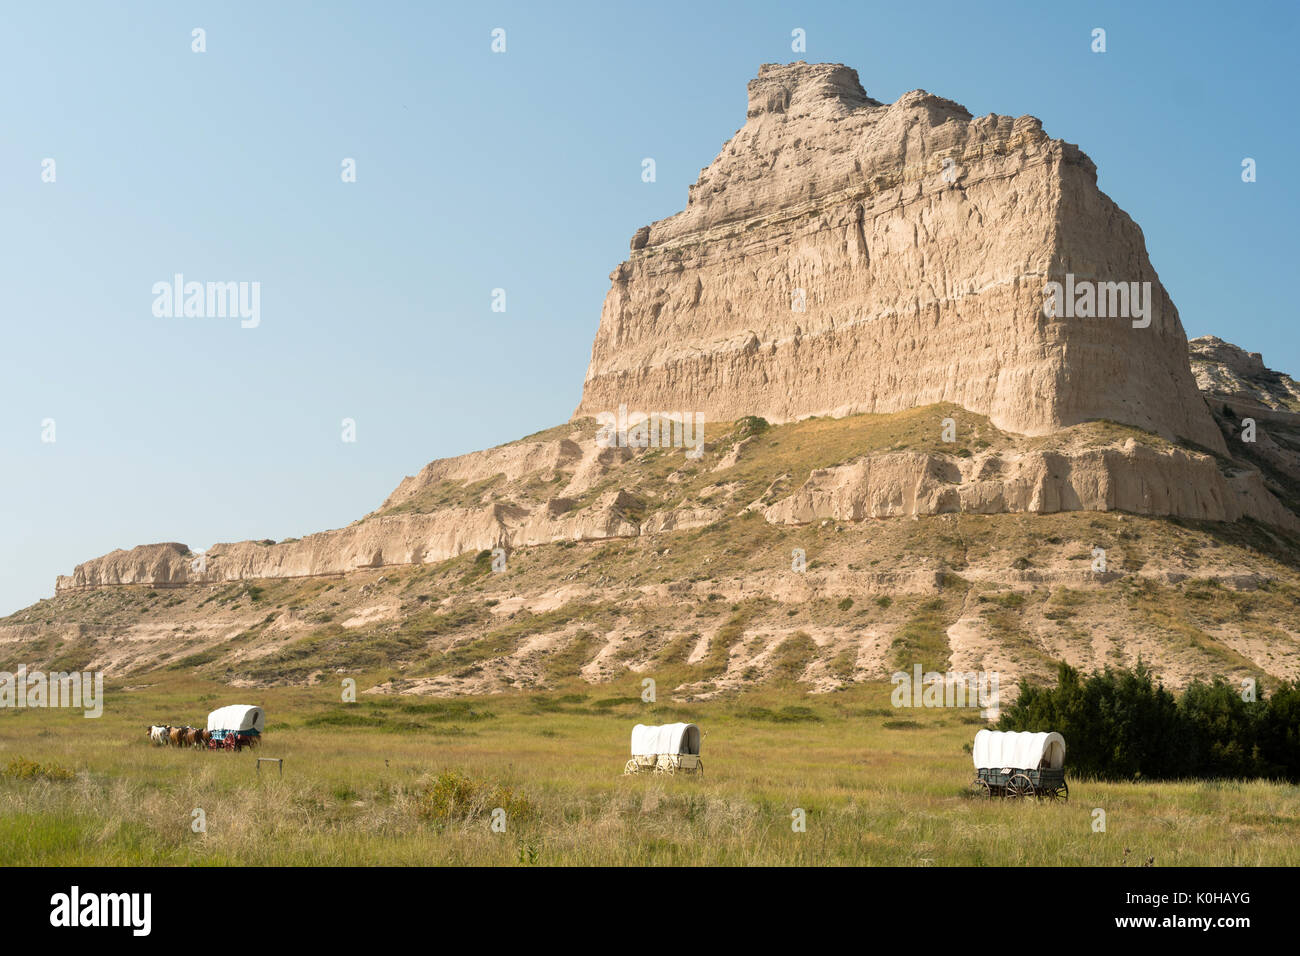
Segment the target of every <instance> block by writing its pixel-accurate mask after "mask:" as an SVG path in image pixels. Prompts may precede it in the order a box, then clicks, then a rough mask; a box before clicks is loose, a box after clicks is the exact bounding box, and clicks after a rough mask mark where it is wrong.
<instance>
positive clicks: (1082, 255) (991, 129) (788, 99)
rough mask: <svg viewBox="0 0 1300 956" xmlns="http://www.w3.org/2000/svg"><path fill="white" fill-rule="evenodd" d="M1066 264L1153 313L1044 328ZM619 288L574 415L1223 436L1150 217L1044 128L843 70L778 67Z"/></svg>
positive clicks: (756, 84)
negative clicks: (981, 422)
mask: <svg viewBox="0 0 1300 956" xmlns="http://www.w3.org/2000/svg"><path fill="white" fill-rule="evenodd" d="M945 173H946V175H945ZM1067 273H1071V274H1073V275H1074V276H1075V277H1076V278H1077V279H1079V280H1086V281H1092V282H1112V281H1113V282H1150V283H1151V289H1152V299H1153V300H1154V308H1153V317H1152V320H1151V323H1150V326H1149V327H1147V328H1134V327H1133V326H1132V322H1131V320H1130V319H1128V318H1105V319H1102V318H1056V319H1048V318H1046V317H1045V316H1044V311H1043V302H1044V293H1043V290H1044V285H1045V283H1046V282H1047V281H1049V280H1050V281H1063V280H1064V277H1065V275H1066V274H1067ZM611 280H612V286H611V288H610V291H609V294H608V296H607V297H606V300H605V304H604V308H603V310H602V313H601V320H600V327H599V330H598V332H597V334H596V339H595V343H594V345H593V347H592V356H591V364H590V367H589V370H588V373H587V378H586V382H585V386H584V390H583V397H582V401H581V404H580V405H579V407H578V409H577V412H576V413H575V414H576V415H577V416H581V415H594V414H597V413H599V412H602V411H612V410H614V409H616V408H617V407H618V406H619V405H623V404H626V405H628V406H629V407H631V408H637V409H644V410H647V411H650V410H659V409H668V410H681V411H687V412H700V413H703V414H704V415H706V416H707V417H709V418H713V419H721V420H732V419H735V418H738V417H740V416H742V415H749V414H754V415H760V416H763V417H765V418H767V419H769V420H772V421H788V420H792V419H797V418H800V417H804V416H809V415H822V414H831V415H842V414H847V413H852V412H860V411H870V412H889V411H896V410H900V409H906V408H911V407H916V406H920V405H926V404H930V403H934V402H941V401H948V402H953V403H956V404H958V405H961V406H962V407H964V408H968V409H970V410H972V411H976V412H980V413H982V414H987V415H988V416H989V417H990V418H991V419H992V421H993V422H994V423H995V424H996V425H998V426H999V427H1001V428H1005V429H1007V430H1010V431H1016V432H1021V433H1025V434H1031V435H1034V434H1044V433H1047V432H1050V431H1053V430H1055V429H1057V428H1060V427H1062V426H1066V425H1071V424H1074V423H1077V422H1081V421H1085V420H1088V419H1092V418H1110V419H1113V420H1116V421H1120V422H1125V423H1128V424H1132V425H1136V426H1138V427H1140V428H1143V429H1146V430H1149V431H1153V432H1156V433H1158V434H1161V435H1163V436H1165V437H1168V438H1175V437H1181V438H1185V439H1188V440H1190V441H1193V442H1195V443H1196V444H1198V445H1201V446H1204V447H1206V448H1209V449H1211V450H1214V451H1219V452H1222V451H1223V449H1224V445H1223V439H1222V437H1221V435H1220V433H1219V431H1218V429H1217V428H1215V426H1214V423H1213V421H1212V420H1211V418H1210V416H1209V415H1208V413H1207V412H1206V410H1205V407H1204V404H1203V403H1202V402H1201V401H1200V400H1199V397H1198V395H1197V391H1196V385H1195V382H1194V380H1193V378H1192V375H1191V372H1190V371H1189V368H1188V360H1187V342H1186V337H1185V335H1184V333H1183V329H1182V325H1181V323H1180V322H1179V319H1178V313H1177V310H1176V309H1175V308H1174V307H1173V304H1172V303H1171V302H1170V301H1169V297H1168V295H1167V294H1166V293H1165V291H1164V289H1163V287H1162V286H1161V285H1160V282H1159V278H1158V277H1157V276H1156V274H1155V271H1154V269H1152V267H1151V264H1150V262H1149V260H1148V258H1147V254H1146V249H1145V245H1144V242H1143V237H1142V232H1141V230H1140V229H1139V228H1138V227H1137V225H1136V224H1135V223H1134V222H1133V220H1132V219H1130V218H1129V217H1128V216H1127V215H1126V214H1125V213H1124V212H1123V211H1122V210H1120V209H1119V208H1118V207H1117V206H1116V205H1115V204H1114V203H1113V202H1111V200H1110V199H1109V198H1107V197H1106V196H1105V195H1104V194H1103V193H1101V192H1100V191H1099V190H1098V189H1097V184H1096V169H1095V167H1094V166H1093V164H1092V162H1091V161H1090V160H1089V159H1088V158H1087V157H1086V156H1085V155H1084V154H1083V153H1081V152H1080V151H1079V149H1078V148H1077V147H1075V146H1072V145H1070V144H1068V143H1064V142H1062V141H1061V140H1054V139H1051V138H1049V137H1048V136H1047V135H1046V134H1045V133H1044V132H1043V130H1042V126H1041V123H1040V122H1039V121H1038V120H1036V119H1034V118H1033V117H1029V116H1023V117H1020V118H1018V119H1013V118H1011V117H1007V116H995V115H992V114H990V115H988V116H983V117H972V116H971V115H970V113H969V112H967V111H966V110H965V109H964V108H963V107H961V106H960V105H958V104H956V103H954V102H952V101H950V100H945V99H941V98H939V97H937V96H933V95H931V94H929V93H925V92H923V91H914V92H912V93H908V94H905V95H904V96H902V97H900V98H899V99H898V101H897V102H895V103H892V104H889V105H882V104H880V103H878V102H876V101H875V100H873V99H871V98H869V97H868V96H867V95H866V93H865V92H864V91H863V89H862V87H861V86H860V84H859V83H858V78H857V74H856V72H855V71H853V70H851V69H849V68H847V67H844V66H840V65H833V64H814V65H808V64H804V63H796V64H792V65H789V66H778V65H765V66H763V67H762V68H761V69H760V71H759V75H758V77H757V79H755V80H753V81H751V82H750V84H749V109H748V114H747V119H746V122H745V125H744V126H743V127H742V128H741V129H740V130H739V131H738V132H737V133H736V135H735V136H734V137H732V139H731V140H730V141H728V142H727V143H726V144H725V145H724V147H723V149H722V152H721V153H719V155H718V157H717V158H716V159H715V160H714V161H713V163H712V164H710V165H709V166H708V168H706V169H704V170H703V171H702V172H701V173H700V178H699V181H698V182H697V183H696V184H695V185H694V186H693V187H691V190H690V195H689V198H688V202H687V206H686V209H685V210H684V211H683V212H681V213H679V214H677V215H675V216H672V217H670V218H668V219H665V220H662V221H659V222H656V223H653V224H652V225H650V226H649V227H645V228H642V229H641V230H639V231H638V232H637V233H636V235H635V236H634V238H633V240H632V253H631V257H630V258H629V259H628V261H626V262H624V263H623V264H622V265H620V266H619V267H618V268H617V269H615V270H614V272H613V273H612V274H611ZM800 308H802V309H803V311H799V309H800Z"/></svg>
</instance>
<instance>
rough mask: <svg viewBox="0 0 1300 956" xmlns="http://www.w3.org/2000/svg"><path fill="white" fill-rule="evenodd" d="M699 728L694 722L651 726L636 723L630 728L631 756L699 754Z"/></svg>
mask: <svg viewBox="0 0 1300 956" xmlns="http://www.w3.org/2000/svg"><path fill="white" fill-rule="evenodd" d="M699 752H700V728H699V727H697V726H695V725H694V724H664V725H662V726H659V727H651V726H648V725H646V724H637V725H636V726H635V727H633V728H632V756H633V757H654V756H657V755H659V754H697V755H698V754H699Z"/></svg>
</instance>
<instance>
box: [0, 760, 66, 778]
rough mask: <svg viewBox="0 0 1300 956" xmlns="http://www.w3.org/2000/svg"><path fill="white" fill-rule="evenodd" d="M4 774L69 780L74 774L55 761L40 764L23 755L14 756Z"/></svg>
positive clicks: (16, 776)
mask: <svg viewBox="0 0 1300 956" xmlns="http://www.w3.org/2000/svg"><path fill="white" fill-rule="evenodd" d="M4 775H5V776H6V777H15V778H17V779H18V780H71V779H72V778H73V777H74V776H76V775H75V774H74V773H73V772H72V771H71V770H69V769H68V768H67V767H60V766H59V765H58V764H56V763H50V764H41V763H37V762H36V761H35V760H28V759H26V758H25V757H15V758H14V759H13V760H11V761H9V764H8V766H6V767H5V769H4Z"/></svg>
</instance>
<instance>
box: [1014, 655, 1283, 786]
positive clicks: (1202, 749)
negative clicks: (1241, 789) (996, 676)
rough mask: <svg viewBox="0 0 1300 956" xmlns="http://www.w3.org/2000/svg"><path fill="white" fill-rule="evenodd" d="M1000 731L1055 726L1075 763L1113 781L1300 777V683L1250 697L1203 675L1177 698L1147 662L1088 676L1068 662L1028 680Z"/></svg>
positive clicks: (1074, 766) (1069, 759)
mask: <svg viewBox="0 0 1300 956" xmlns="http://www.w3.org/2000/svg"><path fill="white" fill-rule="evenodd" d="M998 728H999V729H1000V730H1034V731H1038V730H1055V731H1057V732H1059V733H1060V734H1061V735H1062V736H1064V737H1065V742H1066V748H1067V750H1066V764H1067V766H1068V767H1069V768H1070V769H1071V770H1072V771H1073V772H1075V773H1077V774H1080V775H1082V776H1092V777H1098V778H1100V779H1104V780H1131V779H1134V778H1137V777H1145V778H1148V779H1163V780H1170V779H1177V778H1182V777H1211V778H1217V777H1269V778H1281V779H1285V780H1288V781H1290V782H1292V783H1297V782H1300V682H1295V683H1291V684H1283V685H1282V686H1281V687H1279V688H1278V690H1277V691H1276V692H1274V694H1273V696H1272V697H1271V698H1268V699H1267V700H1265V699H1264V698H1263V697H1262V696H1261V697H1260V699H1259V700H1258V701H1253V702H1247V701H1245V700H1242V697H1241V694H1240V693H1239V692H1238V691H1237V689H1236V688H1235V687H1234V686H1233V685H1232V684H1229V683H1228V682H1227V681H1225V680H1223V679H1222V678H1219V679H1217V680H1215V681H1213V682H1212V683H1208V684H1207V683H1203V682H1201V681H1195V682H1193V683H1192V684H1191V685H1190V686H1188V688H1187V689H1186V690H1185V691H1184V692H1183V694H1182V696H1181V697H1179V698H1175V697H1174V695H1173V694H1171V693H1170V692H1169V691H1167V690H1165V688H1164V687H1163V686H1162V685H1161V684H1159V683H1158V682H1156V681H1155V679H1154V678H1153V677H1152V675H1151V672H1150V670H1149V669H1148V668H1147V667H1146V665H1145V664H1143V663H1142V662H1140V661H1139V662H1138V665H1137V667H1136V668H1135V669H1134V670H1113V669H1111V668H1107V669H1106V670H1104V671H1102V672H1101V673H1096V674H1092V675H1090V676H1088V677H1086V678H1084V677H1082V676H1081V675H1080V673H1079V672H1078V671H1077V670H1075V669H1074V668H1073V667H1070V666H1069V665H1068V664H1064V663H1062V664H1061V665H1060V669H1059V670H1058V672H1057V686H1056V687H1052V688H1049V687H1034V686H1031V685H1030V684H1029V683H1028V682H1027V681H1024V680H1022V681H1021V682H1020V697H1019V699H1018V700H1017V701H1016V702H1015V704H1013V705H1012V706H1011V707H1009V708H1008V709H1007V710H1006V712H1005V713H1004V714H1003V715H1002V719H1001V720H1000V721H999V722H998Z"/></svg>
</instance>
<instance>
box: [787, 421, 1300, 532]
mask: <svg viewBox="0 0 1300 956" xmlns="http://www.w3.org/2000/svg"><path fill="white" fill-rule="evenodd" d="M1059 511H1127V512H1130V513H1133V514H1144V515H1162V516H1175V517H1184V518H1193V517H1194V518H1199V519H1203V520H1210V521H1236V520H1237V519H1238V518H1241V517H1245V516H1249V517H1252V518H1256V519H1259V520H1262V521H1266V522H1268V523H1270V524H1275V525H1278V526H1279V527H1284V528H1290V529H1292V530H1295V531H1300V520H1297V518H1296V516H1295V515H1294V514H1292V513H1291V512H1290V511H1288V510H1287V509H1286V508H1284V507H1282V505H1281V504H1280V503H1279V502H1278V501H1277V499H1276V498H1274V497H1273V496H1272V495H1270V494H1269V493H1268V491H1267V490H1266V489H1265V488H1264V485H1263V483H1262V481H1261V479H1260V476H1259V474H1258V473H1257V472H1254V471H1242V472H1240V473H1237V474H1233V475H1230V476H1225V475H1224V474H1222V473H1221V472H1220V470H1219V468H1218V465H1217V463H1216V462H1215V460H1214V459H1213V458H1212V457H1210V456H1209V455H1201V454H1195V453H1189V452H1186V451H1183V450H1182V449H1167V450H1160V449H1154V448H1150V447H1147V446H1145V445H1139V444H1138V443H1137V442H1135V441H1132V440H1129V441H1126V442H1124V443H1123V444H1122V445H1118V446H1114V447H1107V448H1093V449H1081V450H1078V451H1075V452H1030V453H1028V454H1023V455H1014V456H1008V457H1003V456H1002V455H999V454H989V455H980V456H977V457H974V458H971V459H967V460H961V459H953V458H950V457H947V456H935V455H925V454H918V453H915V452H901V453H894V454H886V455H879V456H873V457H871V458H866V459H863V460H862V461H859V462H854V463H853V464H849V465H843V466H840V467H837V468H826V469H820V470H818V471H815V472H813V473H812V475H811V476H810V477H809V479H808V481H807V482H806V483H805V484H804V486H803V487H802V488H800V489H799V491H797V492H796V493H795V494H793V495H791V496H790V497H789V498H786V499H783V500H781V501H778V502H777V503H775V504H773V505H772V506H771V507H769V508H767V509H766V511H765V512H764V515H765V516H766V518H767V520H768V521H771V522H774V523H781V524H806V523H808V522H811V521H815V520H819V519H825V518H831V519H834V520H840V521H861V520H863V519H865V518H892V517H910V516H915V515H937V514H953V513H965V514H1004V513H1014V512H1032V513H1037V514H1053V513H1056V512H1059Z"/></svg>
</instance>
